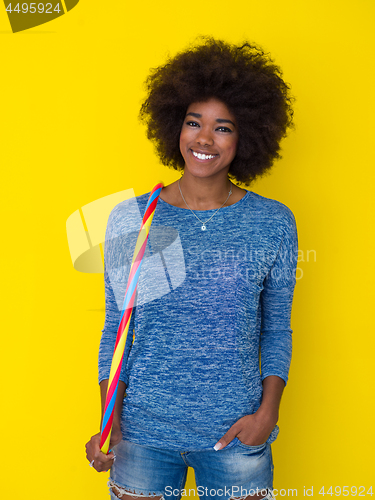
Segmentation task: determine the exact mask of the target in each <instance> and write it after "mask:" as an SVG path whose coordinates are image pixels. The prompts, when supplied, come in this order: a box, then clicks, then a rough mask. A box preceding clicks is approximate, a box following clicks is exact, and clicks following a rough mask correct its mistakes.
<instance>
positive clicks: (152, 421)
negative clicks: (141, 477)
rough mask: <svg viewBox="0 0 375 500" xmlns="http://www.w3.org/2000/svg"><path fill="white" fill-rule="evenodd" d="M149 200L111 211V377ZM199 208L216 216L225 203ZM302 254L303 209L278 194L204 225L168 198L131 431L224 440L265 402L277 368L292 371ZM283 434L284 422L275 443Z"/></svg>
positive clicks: (171, 445) (155, 251)
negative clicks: (298, 213)
mask: <svg viewBox="0 0 375 500" xmlns="http://www.w3.org/2000/svg"><path fill="white" fill-rule="evenodd" d="M147 199H148V194H145V195H142V196H139V197H137V198H133V199H131V200H126V201H124V202H122V203H120V204H119V205H117V206H116V207H115V208H114V209H113V211H112V212H111V214H110V217H109V220H108V226H107V232H106V243H105V273H104V276H105V295H106V316H105V324H104V329H103V333H102V338H101V342H100V349H99V382H101V381H102V380H104V379H108V378H109V370H110V365H111V358H112V354H113V349H114V343H115V338H116V333H117V328H118V323H119V319H120V311H121V309H122V304H123V299H124V295H125V288H126V282H127V276H128V273H129V266H130V262H131V260H132V256H133V251H134V247H135V241H136V238H137V235H138V231H139V228H140V224H141V219H142V216H143V214H144V210H145V207H146V203H147ZM195 213H196V214H197V215H198V217H200V219H202V220H203V221H207V219H209V218H210V217H211V216H212V215H213V214H214V213H215V210H207V211H196V212H195ZM296 264H297V231H296V225H295V220H294V216H293V214H292V212H291V211H290V209H289V208H288V207H286V206H285V205H283V204H282V203H280V202H278V201H275V200H272V199H269V198H265V197H263V196H260V195H258V194H256V193H254V192H252V191H247V192H246V194H245V196H244V197H243V198H242V199H241V200H240V201H238V202H237V203H235V204H233V205H230V206H227V207H223V208H222V209H221V210H219V212H218V213H216V215H215V216H214V217H213V218H212V220H210V221H209V222H207V230H206V231H202V230H201V224H200V222H199V221H198V220H197V219H196V218H195V216H194V215H193V213H192V212H190V211H189V210H187V209H183V208H178V207H175V206H172V205H170V204H168V203H166V202H165V201H163V200H161V199H159V202H158V205H157V208H156V211H155V215H154V219H153V222H152V226H151V231H150V237H149V242H148V245H147V249H146V253H145V258H144V260H143V263H142V269H141V273H140V277H139V285H138V295H137V302H136V307H135V308H134V310H133V315H132V319H131V324H130V329H129V335H128V338H127V342H126V347H125V354H124V361H123V366H122V372H121V380H123V381H124V382H125V383H126V385H127V391H126V397H125V399H124V405H123V412H122V432H123V436H124V439H126V440H129V441H132V442H134V443H138V444H144V445H149V446H156V447H160V448H168V449H171V450H184V451H191V450H197V449H207V448H212V447H213V446H214V444H215V443H216V442H217V441H218V440H219V439H220V438H221V437H222V435H223V434H224V433H225V432H226V431H227V430H228V429H229V427H230V426H231V425H232V424H233V423H234V422H236V421H237V420H238V419H239V418H240V417H242V416H244V415H247V414H252V413H254V412H255V411H256V410H257V409H258V408H259V405H260V403H261V398H262V380H263V379H264V378H265V377H267V376H269V375H277V376H279V377H281V378H282V379H284V381H285V383H286V382H287V379H288V371H289V365H290V359H291V351H292V336H291V334H292V330H291V328H290V316H291V307H292V299H293V291H294V286H295V282H296V279H295V270H296ZM133 332H134V333H135V340H134V342H133V335H132V333H133ZM259 357H261V363H259ZM260 368H261V370H260ZM277 433H278V426H276V427H275V429H274V430H273V431H272V433H271V435H270V437H269V438H268V442H272V441H274V440H275V439H276V436H277Z"/></svg>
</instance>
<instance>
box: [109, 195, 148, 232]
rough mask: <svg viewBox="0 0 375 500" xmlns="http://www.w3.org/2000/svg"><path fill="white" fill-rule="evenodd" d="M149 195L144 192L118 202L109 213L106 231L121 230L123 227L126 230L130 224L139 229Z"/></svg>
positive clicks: (129, 227)
mask: <svg viewBox="0 0 375 500" xmlns="http://www.w3.org/2000/svg"><path fill="white" fill-rule="evenodd" d="M149 195H150V193H145V194H142V195H141V196H135V197H132V198H128V199H127V200H124V201H122V202H120V203H118V204H117V205H116V206H115V207H114V208H113V209H112V210H111V213H110V214H109V217H108V222H107V233H112V234H113V233H116V232H119V231H120V232H121V231H122V230H123V228H124V227H126V228H127V229H128V230H129V229H130V230H131V227H132V226H135V227H138V229H139V226H140V224H141V222H142V216H143V213H144V210H145V208H146V205H147V200H148V198H149Z"/></svg>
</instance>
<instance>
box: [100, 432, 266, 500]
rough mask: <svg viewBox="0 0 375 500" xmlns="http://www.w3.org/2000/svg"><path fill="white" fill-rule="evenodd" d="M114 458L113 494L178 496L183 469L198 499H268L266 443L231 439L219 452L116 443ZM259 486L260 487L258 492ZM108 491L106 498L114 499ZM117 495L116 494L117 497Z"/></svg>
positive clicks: (181, 484) (111, 475) (126, 442)
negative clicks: (192, 476) (192, 481)
mask: <svg viewBox="0 0 375 500" xmlns="http://www.w3.org/2000/svg"><path fill="white" fill-rule="evenodd" d="M114 451H115V453H116V461H115V463H114V464H113V466H112V468H111V474H110V480H109V482H108V486H109V487H112V486H116V487H117V488H118V489H117V491H116V493H117V494H118V495H119V496H120V495H121V494H128V495H129V494H130V495H133V496H134V495H138V496H161V495H162V496H163V498H164V500H168V499H170V500H179V499H180V498H181V493H182V491H181V490H183V488H184V485H185V481H186V476H187V469H188V467H192V468H193V469H194V472H195V480H196V485H197V493H198V495H199V497H200V499H205V500H229V499H230V498H241V497H242V498H245V497H246V496H248V495H255V494H261V497H260V498H263V497H265V496H267V490H268V491H269V492H270V493H269V494H268V498H270V497H272V487H273V462H272V453H271V445H270V444H268V443H264V444H261V445H259V446H248V445H245V444H243V443H241V441H239V440H238V439H237V438H234V439H233V441H231V442H230V443H229V445H228V446H226V447H225V448H223V449H222V450H219V451H215V450H214V449H209V450H207V449H206V450H197V451H188V452H184V451H181V452H179V451H168V450H163V449H158V448H153V447H149V446H143V445H139V444H134V443H131V442H129V441H121V443H119V444H118V445H117V446H115V447H114ZM261 490H262V491H261ZM119 496H116V495H115V494H114V493H113V492H112V491H111V498H112V499H113V500H116V499H117V498H119ZM120 498H121V497H120Z"/></svg>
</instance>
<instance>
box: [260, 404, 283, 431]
mask: <svg viewBox="0 0 375 500" xmlns="http://www.w3.org/2000/svg"><path fill="white" fill-rule="evenodd" d="M256 413H257V415H259V417H260V418H261V419H262V421H266V422H267V423H269V424H270V425H272V426H273V427H274V426H275V425H276V424H277V422H278V420H279V408H278V407H275V406H274V405H267V404H266V403H262V404H261V405H260V406H259V408H258V410H257V411H256Z"/></svg>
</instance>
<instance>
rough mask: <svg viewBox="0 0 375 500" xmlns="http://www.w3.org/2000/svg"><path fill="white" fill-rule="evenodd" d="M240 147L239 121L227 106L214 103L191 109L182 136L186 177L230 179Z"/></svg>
mask: <svg viewBox="0 0 375 500" xmlns="http://www.w3.org/2000/svg"><path fill="white" fill-rule="evenodd" d="M237 143H238V129H237V123H236V119H235V117H234V116H233V114H232V113H231V112H230V111H229V110H228V108H227V106H226V105H225V104H224V103H223V102H221V101H219V100H217V99H210V100H209V101H206V102H195V103H193V104H191V105H190V106H189V107H188V109H187V111H186V116H185V120H184V124H183V125H182V129H181V134H180V151H181V154H182V156H183V158H184V160H185V174H186V173H187V172H189V174H191V175H193V176H195V177H211V176H216V175H222V176H223V177H226V176H227V174H228V171H229V167H230V164H231V162H232V160H233V159H234V157H235V156H236V151H237Z"/></svg>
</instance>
